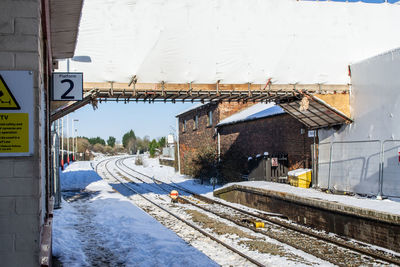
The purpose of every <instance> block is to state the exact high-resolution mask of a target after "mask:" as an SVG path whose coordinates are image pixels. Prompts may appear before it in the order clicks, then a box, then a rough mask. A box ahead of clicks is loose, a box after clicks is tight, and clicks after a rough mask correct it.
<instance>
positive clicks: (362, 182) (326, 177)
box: [317, 140, 400, 197]
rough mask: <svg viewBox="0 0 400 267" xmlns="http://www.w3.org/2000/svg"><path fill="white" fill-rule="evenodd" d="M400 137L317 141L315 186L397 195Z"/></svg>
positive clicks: (399, 193) (399, 182) (344, 190)
mask: <svg viewBox="0 0 400 267" xmlns="http://www.w3.org/2000/svg"><path fill="white" fill-rule="evenodd" d="M399 153H400V140H385V141H380V140H368V141H346V142H331V143H320V144H319V147H318V154H319V157H318V179H317V187H319V188H323V189H329V190H334V191H339V192H353V193H358V194H365V195H377V196H382V195H385V196H393V197H400V179H399V177H400V156H399V155H400V154H399Z"/></svg>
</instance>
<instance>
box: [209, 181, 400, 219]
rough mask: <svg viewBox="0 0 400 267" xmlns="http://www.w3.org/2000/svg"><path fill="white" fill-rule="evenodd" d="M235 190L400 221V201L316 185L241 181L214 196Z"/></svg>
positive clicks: (369, 217) (215, 192) (367, 216)
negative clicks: (326, 190)
mask: <svg viewBox="0 0 400 267" xmlns="http://www.w3.org/2000/svg"><path fill="white" fill-rule="evenodd" d="M235 190H239V191H240V190H242V191H243V190H245V191H246V192H250V193H254V194H258V195H260V194H262V195H267V196H270V197H275V198H278V199H283V200H287V201H290V202H294V203H298V204H302V205H309V206H313V207H317V208H321V209H325V210H329V211H334V212H340V213H345V214H349V215H354V216H358V217H364V218H368V219H373V220H378V221H384V222H388V223H394V224H400V202H396V201H393V200H389V199H386V200H376V199H368V198H360V197H354V196H342V195H332V194H327V193H324V192H320V191H318V190H315V189H312V188H299V187H293V186H290V185H287V184H278V183H273V182H263V181H254V182H239V183H230V184H226V185H225V186H224V187H222V188H219V189H216V190H215V191H214V196H216V197H218V196H219V195H221V194H223V193H227V192H230V191H235Z"/></svg>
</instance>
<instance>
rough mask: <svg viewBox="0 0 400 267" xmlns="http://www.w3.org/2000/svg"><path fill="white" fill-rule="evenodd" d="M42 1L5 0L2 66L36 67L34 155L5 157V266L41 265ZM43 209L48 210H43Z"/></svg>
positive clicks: (1, 251)
mask: <svg viewBox="0 0 400 267" xmlns="http://www.w3.org/2000/svg"><path fill="white" fill-rule="evenodd" d="M40 14H41V4H40V1H39V0H30V1H23V0H21V1H14V0H2V1H1V8H0V69H1V70H31V71H33V75H34V92H35V94H34V98H35V100H34V103H35V112H34V113H35V115H34V143H35V145H34V155H33V156H32V157H0V170H1V171H0V259H1V264H0V265H2V266H38V265H39V262H38V261H39V244H40V231H41V225H42V222H43V216H44V213H45V211H44V210H43V209H44V207H43V204H42V203H44V193H43V194H42V191H43V187H44V186H43V185H44V182H45V180H44V177H43V173H44V172H43V170H42V167H41V166H42V165H43V159H42V158H43V156H44V155H42V153H41V152H40V149H39V147H41V146H42V144H41V142H42V136H41V134H40V127H39V114H40V113H43V107H41V104H40V101H39V99H40V98H41V94H42V93H43V92H42V88H43V74H42V70H43V67H42V62H43V61H42V60H41V57H42V52H41V51H42V33H41V16H40ZM42 210H43V211H42Z"/></svg>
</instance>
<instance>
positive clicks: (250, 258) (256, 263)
mask: <svg viewBox="0 0 400 267" xmlns="http://www.w3.org/2000/svg"><path fill="white" fill-rule="evenodd" d="M107 161H108V160H107V159H105V160H103V161H101V162H99V163H98V164H97V165H96V167H95V168H96V172H98V166H99V164H101V163H103V162H105V164H104V167H105V169H106V171H107V174H108V175H109V176H111V177H112V178H114V179H115V180H117V181H119V182H120V183H121V184H122V185H123V186H124V187H126V188H127V189H128V190H131V191H133V192H134V193H135V194H137V195H138V196H140V197H142V198H143V199H145V200H146V201H148V202H149V203H151V204H152V205H154V206H156V207H157V208H159V209H161V210H162V211H164V212H166V213H168V214H169V215H171V216H173V217H174V218H176V219H178V220H179V221H181V222H183V223H185V224H186V225H188V226H189V227H191V228H193V229H194V230H196V231H198V232H200V233H201V234H202V235H204V236H206V237H208V238H210V239H211V240H213V241H215V242H217V243H218V244H220V245H222V246H224V247H225V248H227V249H229V250H230V251H232V252H234V253H236V254H238V255H239V256H241V257H242V258H244V259H246V260H247V261H249V262H251V263H253V264H254V265H256V266H265V265H264V264H262V263H260V262H258V261H257V260H255V259H253V258H252V257H250V256H248V255H246V254H244V253H242V252H241V251H239V250H237V249H235V248H234V247H232V246H230V245H229V244H227V243H226V242H223V241H222V240H220V239H218V238H216V237H215V236H213V235H211V234H209V233H208V232H206V231H204V230H203V229H201V228H200V227H198V226H196V225H194V224H193V223H191V222H189V221H187V220H185V219H184V218H182V217H181V216H179V215H177V214H175V213H173V212H171V211H170V210H167V209H166V208H164V207H162V206H161V205H159V204H157V203H156V202H155V201H153V200H152V199H150V198H148V197H146V196H144V195H143V194H142V193H140V192H139V191H138V190H137V189H134V188H133V187H131V186H129V185H128V184H126V183H124V182H123V181H122V179H121V178H119V177H117V176H116V175H114V174H113V173H112V172H111V171H110V170H109V168H108V166H107V164H108V163H109V162H107Z"/></svg>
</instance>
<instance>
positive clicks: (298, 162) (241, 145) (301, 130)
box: [217, 104, 314, 170]
mask: <svg viewBox="0 0 400 267" xmlns="http://www.w3.org/2000/svg"><path fill="white" fill-rule="evenodd" d="M217 131H218V133H219V135H220V151H221V155H227V154H237V153H238V152H240V154H242V155H244V156H245V157H246V158H247V157H254V156H256V155H262V154H264V153H265V152H268V153H269V155H274V154H275V155H277V154H285V155H286V154H287V155H288V157H287V158H288V169H289V170H291V169H297V168H308V167H311V145H312V144H313V141H314V140H313V138H309V137H308V134H307V129H306V126H305V125H304V124H302V123H301V122H299V121H298V120H297V119H295V118H293V117H292V116H291V115H289V114H287V113H286V112H285V111H284V110H283V109H282V108H281V107H279V106H276V105H273V104H256V105H254V106H252V107H249V108H247V109H246V110H243V111H242V112H239V113H237V114H234V115H232V116H230V117H228V118H226V119H225V120H222V121H221V122H220V123H218V124H217ZM225 157H226V156H225Z"/></svg>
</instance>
